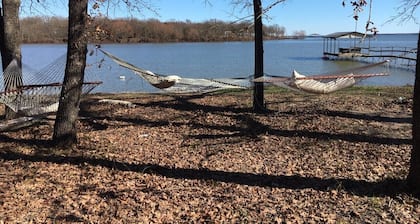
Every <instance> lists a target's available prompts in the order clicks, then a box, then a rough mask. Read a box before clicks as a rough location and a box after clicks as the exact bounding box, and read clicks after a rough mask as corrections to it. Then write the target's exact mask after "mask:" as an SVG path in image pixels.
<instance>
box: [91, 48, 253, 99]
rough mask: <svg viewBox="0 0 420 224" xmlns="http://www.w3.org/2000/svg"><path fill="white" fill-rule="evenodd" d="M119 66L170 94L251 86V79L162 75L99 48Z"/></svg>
mask: <svg viewBox="0 0 420 224" xmlns="http://www.w3.org/2000/svg"><path fill="white" fill-rule="evenodd" d="M98 49H99V50H100V51H101V52H102V53H104V54H105V55H106V56H108V57H109V58H111V59H112V60H113V61H114V62H116V63H117V64H118V65H120V66H122V67H124V68H127V69H130V70H131V71H133V72H134V73H135V74H136V75H138V76H140V77H141V78H143V79H144V80H146V81H147V82H149V83H150V85H152V86H154V87H155V88H158V89H160V90H163V91H165V92H169V93H179V94H183V93H208V92H214V91H217V90H222V89H247V88H249V86H250V84H249V83H250V80H249V78H248V77H247V78H223V79H204V78H201V79H200V78H184V77H180V76H178V75H160V74H157V73H154V72H151V71H148V70H145V69H142V68H139V67H137V66H135V65H132V64H130V63H128V62H126V61H124V60H122V59H121V58H118V57H116V56H114V55H112V54H111V53H109V52H107V51H104V50H102V49H100V48H98Z"/></svg>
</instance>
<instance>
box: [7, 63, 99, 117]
mask: <svg viewBox="0 0 420 224" xmlns="http://www.w3.org/2000/svg"><path fill="white" fill-rule="evenodd" d="M65 63H66V57H65V56H63V57H60V58H59V59H57V60H56V61H54V62H53V63H51V64H50V65H48V66H47V67H46V68H44V69H42V70H40V71H39V72H32V71H31V70H30V69H27V67H26V66H24V69H21V68H20V67H19V66H18V63H17V61H16V60H13V61H12V62H11V63H10V64H9V65H8V66H7V68H6V69H5V70H4V72H3V73H2V75H1V76H2V80H3V82H1V81H0V103H3V104H5V105H6V106H7V107H9V108H11V109H12V110H13V111H15V112H18V113H21V114H23V115H26V116H32V115H38V114H44V113H49V112H55V111H57V109H58V100H59V97H60V94H61V87H62V81H63V80H64V68H65ZM91 76H92V75H91V74H90V72H89V70H87V71H86V74H85V77H87V78H85V82H83V85H82V94H87V93H89V92H91V91H92V90H93V89H94V88H95V87H96V86H98V85H100V84H101V83H102V82H100V81H93V80H89V78H91Z"/></svg>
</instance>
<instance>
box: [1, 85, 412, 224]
mask: <svg viewBox="0 0 420 224" xmlns="http://www.w3.org/2000/svg"><path fill="white" fill-rule="evenodd" d="M411 95H412V88H410V87H404V88H367V89H366V88H353V89H351V90H348V91H344V92H339V93H335V94H330V95H306V94H299V93H295V92H285V91H272V90H270V91H267V93H266V94H265V99H266V104H267V105H266V106H267V108H268V109H269V111H268V112H267V113H265V114H254V113H252V111H251V108H252V105H251V102H252V98H251V93H250V92H239V93H238V92H234V93H221V94H212V95H205V96H202V97H188V96H182V97H173V96H165V95H153V94H120V95H95V96H91V97H89V98H88V99H86V100H85V101H84V102H83V103H82V105H81V112H80V122H79V123H78V130H79V135H78V139H79V143H78V144H77V146H76V147H73V148H72V149H71V150H64V149H60V148H50V147H48V145H49V140H50V138H51V136H52V128H53V120H50V121H47V122H45V123H43V124H40V125H37V126H33V127H30V128H25V129H22V130H19V131H14V132H5V133H1V134H0V141H1V143H0V223H64V222H69V223H77V222H80V223H174V222H176V223H256V222H259V223H261V222H263V223H283V222H285V223H303V222H305V223H308V222H309V223H362V222H365V223H420V219H419V216H420V205H419V200H418V199H415V198H414V197H413V196H411V195H410V194H409V193H407V191H406V186H405V182H404V179H405V177H406V176H407V173H408V167H409V160H410V150H411V123H410V122H411V116H412V113H411V108H412V96H411ZM103 98H107V99H118V100H125V101H129V102H132V103H133V104H134V106H131V107H130V106H127V105H122V104H121V105H120V104H110V103H100V102H99V101H98V100H99V99H103Z"/></svg>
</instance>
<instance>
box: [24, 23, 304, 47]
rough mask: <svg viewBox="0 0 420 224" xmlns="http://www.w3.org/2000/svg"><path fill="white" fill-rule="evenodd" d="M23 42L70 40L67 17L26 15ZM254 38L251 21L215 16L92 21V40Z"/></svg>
mask: <svg viewBox="0 0 420 224" xmlns="http://www.w3.org/2000/svg"><path fill="white" fill-rule="evenodd" d="M20 23H21V30H22V41H23V43H65V42H67V32H68V29H67V27H68V20H67V18H63V17H27V18H23V19H21V21H20ZM263 35H264V39H286V38H303V37H304V36H305V31H295V32H293V34H292V35H291V36H286V29H285V28H284V27H282V26H279V25H270V26H264V27H263ZM253 39H254V33H253V24H252V22H237V23H233V22H224V21H220V20H216V19H212V20H208V21H205V22H200V23H195V22H191V21H189V20H187V21H170V22H161V21H159V20H156V19H148V20H138V19H108V18H95V19H93V20H92V21H91V22H90V32H89V42H91V43H149V42H154V43H157V42H213V41H214V42H215V41H250V40H253Z"/></svg>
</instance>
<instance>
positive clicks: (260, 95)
mask: <svg viewBox="0 0 420 224" xmlns="http://www.w3.org/2000/svg"><path fill="white" fill-rule="evenodd" d="M262 27H263V25H262V5H261V0H254V33H255V71H254V78H259V77H262V76H263V75H264V49H263V31H262ZM253 109H254V112H256V113H262V112H264V111H265V105H264V83H262V82H255V83H254V93H253Z"/></svg>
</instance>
